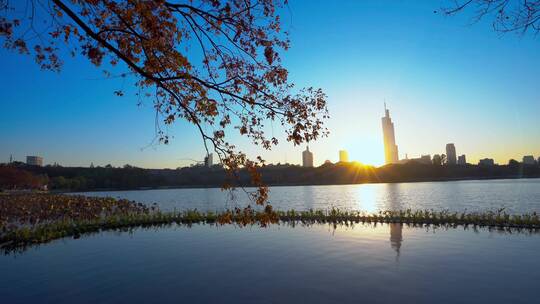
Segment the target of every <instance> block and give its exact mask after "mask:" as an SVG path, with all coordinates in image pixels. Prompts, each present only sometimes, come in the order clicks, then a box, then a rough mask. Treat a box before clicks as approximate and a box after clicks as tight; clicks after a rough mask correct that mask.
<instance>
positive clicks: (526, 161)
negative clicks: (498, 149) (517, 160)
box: [523, 155, 536, 165]
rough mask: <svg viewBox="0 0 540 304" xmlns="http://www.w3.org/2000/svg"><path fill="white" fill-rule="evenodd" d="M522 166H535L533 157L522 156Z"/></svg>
mask: <svg viewBox="0 0 540 304" xmlns="http://www.w3.org/2000/svg"><path fill="white" fill-rule="evenodd" d="M523 164H524V165H536V161H535V160H534V156H532V155H526V156H523Z"/></svg>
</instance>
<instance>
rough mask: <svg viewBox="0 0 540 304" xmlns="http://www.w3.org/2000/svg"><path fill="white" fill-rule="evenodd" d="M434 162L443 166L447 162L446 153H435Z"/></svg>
mask: <svg viewBox="0 0 540 304" xmlns="http://www.w3.org/2000/svg"><path fill="white" fill-rule="evenodd" d="M432 162H433V164H434V165H436V166H442V165H444V164H445V163H446V155H444V154H441V155H439V154H435V155H433V159H432Z"/></svg>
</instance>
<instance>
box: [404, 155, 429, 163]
mask: <svg viewBox="0 0 540 304" xmlns="http://www.w3.org/2000/svg"><path fill="white" fill-rule="evenodd" d="M410 162H415V163H419V164H425V165H431V164H432V163H431V155H429V154H427V155H422V156H421V157H418V158H407V156H406V157H405V159H401V160H400V161H399V163H400V164H407V163H410Z"/></svg>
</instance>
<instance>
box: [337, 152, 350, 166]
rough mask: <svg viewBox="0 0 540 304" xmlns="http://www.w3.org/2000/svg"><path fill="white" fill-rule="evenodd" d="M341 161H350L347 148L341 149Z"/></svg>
mask: <svg viewBox="0 0 540 304" xmlns="http://www.w3.org/2000/svg"><path fill="white" fill-rule="evenodd" d="M339 162H340V163H348V162H349V153H347V151H345V150H339Z"/></svg>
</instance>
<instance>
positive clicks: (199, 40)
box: [0, 0, 328, 204]
mask: <svg viewBox="0 0 540 304" xmlns="http://www.w3.org/2000/svg"><path fill="white" fill-rule="evenodd" d="M286 2H287V1H286V0H257V1H254V0H198V1H193V0H187V1H174V0H170V1H166V0H126V1H114V0H85V1H82V0H64V1H62V0H27V1H8V0H3V1H2V0H0V10H1V12H2V16H1V17H0V37H2V38H3V40H4V47H6V48H8V49H12V50H16V51H18V52H19V53H21V54H28V55H31V56H33V57H34V59H35V61H36V63H37V64H39V65H40V67H41V68H42V69H44V70H51V71H60V70H61V68H62V54H64V53H66V52H65V51H64V50H63V49H64V48H65V49H67V50H69V53H71V55H73V56H76V55H82V56H84V57H85V58H87V59H88V60H89V61H90V62H91V63H92V64H94V65H95V66H97V67H101V68H104V69H105V70H106V73H107V75H109V76H114V75H113V70H114V71H116V69H122V70H123V71H122V72H121V73H120V74H119V76H121V77H130V78H133V79H134V83H135V86H136V87H137V88H138V93H137V98H138V99H139V100H140V99H150V100H152V102H153V104H154V108H155V110H156V114H157V117H158V121H159V122H161V123H159V124H158V128H157V136H158V138H159V140H160V141H161V142H163V143H168V142H169V134H168V133H167V132H166V131H163V129H162V127H160V126H161V125H162V123H163V124H165V125H166V124H171V123H173V122H174V121H175V120H177V119H182V120H186V121H188V122H190V123H192V124H193V125H194V126H195V128H196V130H197V132H199V133H200V136H201V137H202V139H203V142H204V145H205V148H206V150H207V153H209V152H210V151H211V150H212V151H214V152H215V153H216V154H217V156H218V157H219V158H220V161H221V162H222V164H223V165H224V167H225V168H226V169H228V172H229V173H230V174H231V175H232V176H234V175H235V174H237V172H238V170H239V169H240V168H246V169H247V170H248V171H249V172H250V173H251V178H252V180H253V181H254V183H255V184H256V185H258V186H259V188H258V191H257V192H256V193H251V194H252V195H253V198H254V199H256V201H257V203H261V204H262V203H264V201H265V200H266V197H267V189H266V187H264V185H263V183H262V181H261V178H260V174H259V173H258V168H259V167H260V166H263V165H264V160H263V159H262V158H261V157H257V159H256V160H250V159H249V158H248V157H247V156H246V154H245V153H242V152H241V151H239V150H238V148H237V147H235V145H233V144H231V143H230V142H229V141H228V140H227V139H226V132H227V134H229V133H231V132H233V131H234V132H238V133H240V134H241V135H243V136H247V137H248V138H250V139H251V141H252V142H253V143H254V144H256V145H260V146H262V147H263V148H265V149H271V147H272V146H275V145H277V144H278V139H277V138H276V137H273V136H268V135H267V132H265V124H266V123H267V122H274V121H276V122H279V123H280V124H281V125H282V126H283V127H284V129H285V132H286V139H287V140H288V141H290V142H293V143H294V144H295V145H298V144H301V143H302V142H306V141H311V140H315V139H317V138H318V137H320V136H325V135H326V134H327V130H326V129H325V128H324V126H323V122H324V120H325V119H326V118H327V117H328V111H327V107H326V95H325V94H324V93H323V91H322V90H320V89H314V88H304V89H296V88H293V84H291V82H290V81H289V80H288V72H287V70H286V69H285V68H284V67H283V66H282V64H281V57H280V52H282V51H285V50H287V49H288V48H289V40H288V33H287V32H284V31H283V30H282V28H281V20H280V15H279V10H280V9H281V8H282V7H283V6H284V5H286V4H287V3H286ZM114 93H115V94H116V95H119V96H122V95H124V92H123V91H121V90H119V91H115V92H114ZM226 187H227V185H226Z"/></svg>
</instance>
